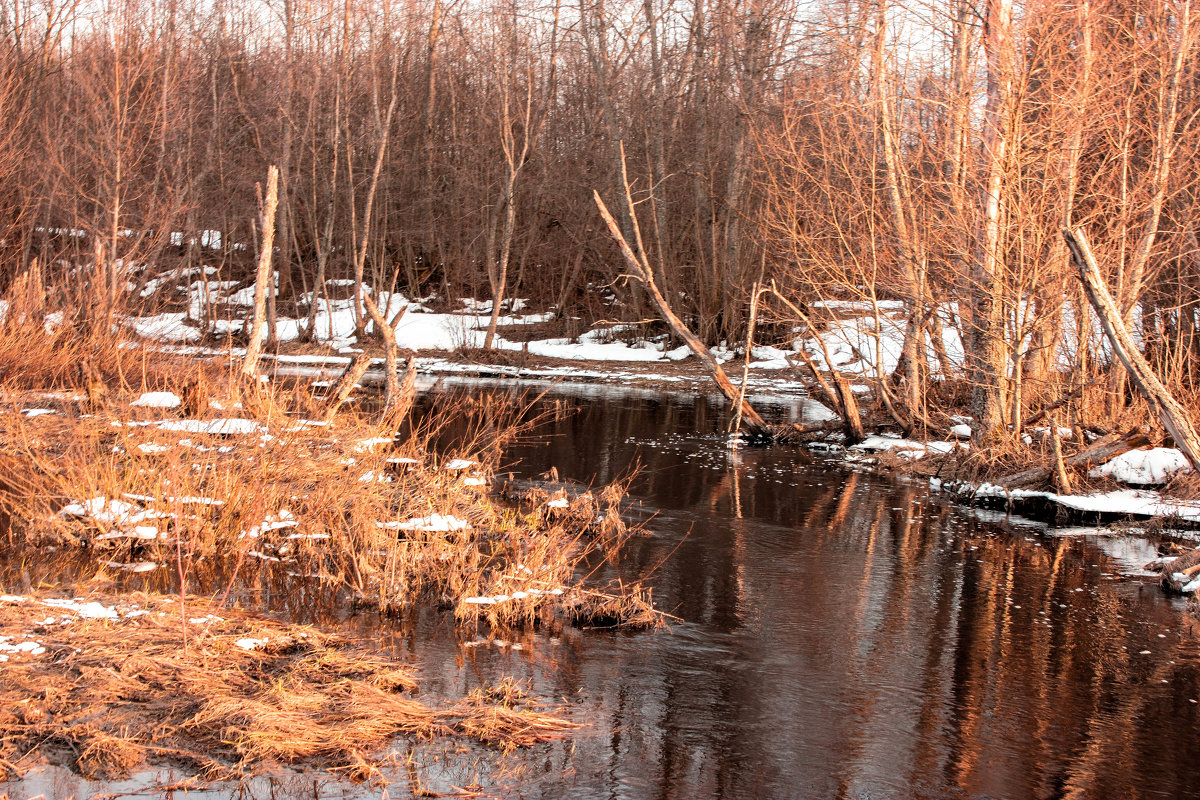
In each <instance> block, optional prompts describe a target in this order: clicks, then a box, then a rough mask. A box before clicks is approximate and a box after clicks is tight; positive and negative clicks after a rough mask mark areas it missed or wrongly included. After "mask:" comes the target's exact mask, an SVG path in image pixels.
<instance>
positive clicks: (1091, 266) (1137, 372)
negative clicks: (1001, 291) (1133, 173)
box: [1062, 228, 1200, 470]
mask: <svg viewBox="0 0 1200 800" xmlns="http://www.w3.org/2000/svg"><path fill="white" fill-rule="evenodd" d="M1062 234H1063V238H1065V239H1066V240H1067V247H1069V248H1070V249H1071V258H1072V260H1073V261H1074V262H1075V266H1076V268H1077V269H1078V270H1079V280H1080V281H1082V282H1083V290H1084V293H1085V294H1086V295H1087V298H1088V302H1089V303H1091V305H1092V308H1093V309H1095V311H1096V315H1097V316H1098V317H1099V318H1100V324H1101V325H1102V326H1103V327H1104V333H1105V335H1106V336H1107V337H1108V341H1109V344H1111V345H1112V349H1113V352H1114V353H1115V354H1116V356H1117V358H1119V359H1120V360H1121V363H1122V364H1124V365H1125V369H1126V370H1128V371H1129V377H1130V379H1131V380H1132V381H1133V383H1134V385H1135V386H1137V387H1138V390H1139V391H1141V393H1142V395H1143V396H1145V398H1146V401H1147V402H1148V403H1149V404H1150V408H1151V410H1153V411H1154V413H1155V414H1156V415H1157V416H1158V418H1159V420H1161V421H1162V424H1163V427H1164V428H1166V429H1167V432H1168V433H1170V434H1171V438H1173V439H1174V440H1175V445H1176V447H1178V448H1179V449H1180V450H1181V451H1182V452H1183V454H1184V456H1186V457H1187V460H1188V461H1189V462H1191V465H1192V469H1195V470H1200V435H1197V433H1196V429H1195V428H1194V427H1193V426H1192V423H1191V420H1190V419H1188V413H1187V411H1186V410H1185V409H1184V407H1183V406H1182V405H1180V404H1179V401H1177V400H1176V399H1175V398H1174V397H1172V396H1171V393H1170V392H1169V391H1167V388H1166V387H1165V386H1163V384H1162V381H1160V380H1159V379H1158V376H1157V375H1155V374H1154V370H1153V369H1151V367H1150V364H1149V362H1147V361H1146V359H1145V357H1143V356H1142V354H1141V352H1140V351H1139V350H1138V348H1137V345H1136V344H1135V343H1134V341H1133V337H1132V336H1130V335H1129V330H1128V329H1127V328H1126V327H1125V323H1124V321H1123V320H1122V316H1121V312H1120V309H1119V308H1118V307H1117V304H1116V301H1114V300H1113V297H1112V295H1111V294H1109V291H1108V287H1107V286H1105V285H1104V279H1103V278H1101V276H1100V268H1099V267H1098V266H1097V264H1096V258H1095V256H1093V255H1092V248H1091V246H1090V245H1089V244H1088V240H1087V236H1086V235H1085V234H1084V232H1083V230H1082V229H1078V230H1074V231H1073V230H1071V229H1069V228H1063V231H1062Z"/></svg>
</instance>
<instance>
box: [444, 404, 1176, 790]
mask: <svg viewBox="0 0 1200 800" xmlns="http://www.w3.org/2000/svg"><path fill="white" fill-rule="evenodd" d="M726 424H727V420H726V418H725V416H724V414H723V412H722V411H721V410H720V409H719V407H718V406H716V405H714V404H712V403H710V402H708V401H706V400H704V399H697V400H694V401H693V400H691V399H689V398H679V397H649V398H647V397H640V398H639V397H621V396H607V397H604V396H602V397H598V398H593V399H590V400H589V401H588V402H587V403H586V404H585V406H584V407H583V409H582V410H581V412H580V413H578V414H577V415H575V416H572V417H568V418H566V419H563V420H560V421H558V422H556V423H553V424H552V425H551V426H550V427H551V430H550V431H547V434H548V435H547V436H545V437H544V438H543V439H542V440H541V441H540V442H536V443H530V444H527V445H525V446H521V447H518V448H515V449H514V450H513V451H512V452H511V454H510V455H511V457H512V458H513V459H514V460H519V461H520V464H519V465H518V466H517V467H516V469H517V470H518V471H524V472H525V473H526V474H535V473H537V472H540V471H542V470H544V469H546V468H547V467H548V466H550V465H554V466H556V467H557V468H558V470H559V473H560V474H561V475H562V476H563V477H564V478H574V479H578V480H582V481H593V480H594V481H598V482H602V481H605V480H610V479H613V478H616V477H619V476H620V475H622V474H624V473H625V472H626V471H627V469H628V468H629V465H630V464H631V463H633V462H638V463H640V464H641V465H642V469H641V473H640V476H639V478H638V479H637V481H636V482H635V483H634V486H633V494H634V495H635V497H636V498H638V499H639V500H640V501H641V502H642V503H643V504H644V506H645V507H646V508H647V509H650V510H654V511H657V512H658V513H657V516H655V517H654V518H653V519H652V520H651V521H650V523H649V527H650V529H651V530H652V531H653V533H654V536H653V537H652V538H649V539H644V540H635V542H634V544H633V548H632V550H631V552H630V555H629V559H628V562H627V563H626V564H625V565H624V573H625V574H626V575H627V576H629V577H638V576H641V575H643V574H645V573H647V572H649V571H651V570H653V578H652V583H653V585H654V587H655V598H656V601H657V603H658V604H659V607H660V608H662V609H664V610H668V611H670V612H671V613H673V614H676V615H678V616H679V617H681V618H682V619H683V620H684V621H683V622H682V623H679V624H675V625H673V626H672V630H671V632H670V633H666V634H657V635H655V634H649V635H648V634H626V633H606V632H596V631H591V632H587V633H585V634H582V635H577V636H574V637H571V638H572V641H570V642H565V641H563V642H559V643H554V642H552V641H548V640H546V639H542V638H538V637H533V638H532V639H531V641H529V642H528V643H527V647H528V648H529V649H528V650H526V651H525V652H523V653H522V654H521V655H520V656H518V655H517V654H512V653H508V652H505V651H503V650H498V649H495V648H493V649H484V648H479V649H474V650H470V651H468V653H469V655H468V656H467V661H466V664H465V666H464V667H463V668H459V666H458V664H457V662H451V661H450V660H449V659H447V661H446V662H445V663H441V664H439V663H437V662H436V660H428V659H427V660H426V668H425V670H426V678H425V679H426V681H427V682H440V683H442V684H443V685H444V687H445V688H446V689H451V688H452V687H453V689H458V690H461V689H463V688H468V687H470V686H471V685H472V684H474V683H475V682H476V681H484V682H486V681H488V680H490V679H492V678H494V677H495V676H496V675H498V674H500V673H505V674H512V673H515V674H517V675H519V676H522V677H526V678H529V679H531V680H532V681H533V682H534V685H535V687H536V688H537V689H538V690H539V691H540V692H541V693H543V694H544V695H546V696H549V697H555V698H559V699H560V700H561V701H562V702H564V703H566V704H567V707H568V709H569V710H570V711H571V713H572V714H573V715H574V716H575V717H576V718H577V719H579V720H580V721H584V722H587V723H588V724H589V727H588V729H587V730H585V731H584V732H583V733H582V734H581V735H579V736H577V737H575V738H574V739H573V740H572V741H571V742H570V743H568V744H564V745H556V746H549V747H546V748H544V749H539V750H536V751H533V752H528V753H525V754H523V755H522V756H521V757H520V758H519V761H520V762H521V768H522V772H521V775H520V777H521V780H520V781H517V782H515V783H513V784H511V785H510V786H509V787H508V789H507V790H506V791H507V792H508V793H510V794H511V795H512V796H519V797H547V798H550V797H573V798H575V797H578V798H700V797H813V798H833V797H846V798H942V797H947V798H959V797H964V798H966V797H970V798H1049V797H1078V798H1133V797H1198V796H1200V772H1198V770H1197V766H1198V764H1200V761H1198V760H1197V756H1200V741H1198V740H1197V737H1196V736H1195V731H1196V724H1197V721H1198V720H1197V713H1198V712H1197V708H1198V706H1197V705H1196V703H1195V701H1196V700H1200V646H1198V644H1197V641H1198V640H1197V635H1196V626H1195V625H1194V623H1193V622H1192V621H1191V620H1190V619H1189V618H1187V617H1186V616H1185V615H1184V614H1183V613H1182V612H1183V609H1182V604H1181V603H1179V602H1172V601H1170V600H1168V599H1166V598H1164V597H1163V596H1161V595H1160V594H1159V593H1158V591H1157V590H1156V589H1155V588H1154V587H1152V586H1150V585H1148V584H1146V583H1145V580H1144V579H1137V578H1130V577H1122V576H1120V575H1119V574H1118V573H1121V572H1127V571H1128V570H1129V567H1130V566H1131V565H1136V564H1138V563H1140V562H1141V561H1143V560H1145V558H1146V557H1147V556H1149V555H1152V553H1149V552H1148V548H1147V546H1146V545H1144V544H1142V543H1140V542H1138V541H1136V540H1134V541H1129V540H1125V539H1123V538H1122V537H1104V538H1097V537H1094V536H1093V537H1087V536H1056V535H1048V532H1047V531H1046V530H1044V529H1041V528H1038V527H1037V526H1033V525H1029V524H1014V523H1013V522H1011V521H1008V522H1006V521H1004V520H1003V518H1001V517H998V516H996V515H984V516H985V518H982V519H981V518H980V517H979V516H977V515H973V514H972V513H970V512H969V511H965V510H961V509H956V508H954V507H951V506H948V505H946V504H945V503H943V502H942V501H940V500H939V499H937V498H934V497H931V496H930V495H929V493H928V492H927V491H926V489H925V488H923V487H922V486H920V485H918V484H915V483H913V482H909V481H905V480H898V479H890V478H885V477H879V476H872V475H868V474H862V473H859V472H854V471H850V470H847V469H846V468H844V467H842V466H839V465H835V464H832V463H829V462H823V461H820V460H814V457H812V456H811V455H809V454H808V453H806V452H804V451H802V450H794V449H790V448H772V449H750V450H746V449H742V450H740V451H737V452H732V451H730V450H729V449H728V448H727V447H726V446H725V435H724V430H725V425H726ZM1145 650H1149V651H1150V652H1149V653H1148V654H1142V651H1145ZM447 655H449V654H447Z"/></svg>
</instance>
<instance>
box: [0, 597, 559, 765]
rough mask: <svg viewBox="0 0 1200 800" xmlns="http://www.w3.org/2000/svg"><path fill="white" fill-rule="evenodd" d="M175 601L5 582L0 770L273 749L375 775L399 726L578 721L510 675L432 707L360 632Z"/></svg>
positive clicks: (492, 726) (506, 730)
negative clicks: (15, 589)
mask: <svg viewBox="0 0 1200 800" xmlns="http://www.w3.org/2000/svg"><path fill="white" fill-rule="evenodd" d="M105 609H107V611H105ZM186 609H187V610H186V616H185V617H181V616H180V609H179V606H178V599H177V598H163V597H155V596H148V595H143V594H138V595H123V596H111V595H110V596H89V597H87V598H85V599H82V600H76V601H71V600H70V599H67V598H56V597H53V596H52V595H48V594H46V593H33V594H26V595H22V596H20V598H19V599H18V598H17V597H16V596H5V597H3V598H0V630H3V631H5V633H6V634H7V637H8V638H7V639H6V640H3V641H5V642H7V643H8V644H9V645H10V647H9V649H8V654H7V655H5V657H6V658H8V661H6V662H5V663H4V664H3V670H4V681H3V682H0V773H4V774H3V775H0V777H3V778H6V779H11V778H13V777H17V776H19V775H20V774H21V773H22V772H23V771H24V769H25V768H27V767H28V766H29V765H30V764H32V763H33V762H34V761H35V760H36V759H37V758H38V757H40V756H50V757H54V756H61V755H62V754H63V753H66V754H69V756H70V757H73V759H74V763H75V766H76V767H77V768H78V770H79V771H80V772H81V773H82V774H83V775H84V776H86V777H91V778H98V777H117V776H122V775H126V774H128V773H129V772H130V771H131V770H133V769H136V768H137V767H138V766H140V765H142V764H143V763H145V762H147V761H149V762H154V763H182V764H186V765H189V766H191V767H194V768H197V769H199V770H200V771H201V773H202V774H204V775H205V777H206V778H209V779H226V778H236V777H238V776H241V775H245V774H248V773H250V772H252V771H254V770H256V769H260V768H262V767H263V766H264V765H267V764H270V763H284V764H293V763H303V764H304V765H306V766H310V767H318V768H327V769H331V770H334V771H341V772H343V773H344V774H346V775H347V776H348V777H350V778H353V779H366V778H376V779H377V778H379V777H380V776H379V773H378V768H379V767H380V765H382V764H384V763H385V762H387V761H388V760H389V756H390V753H389V750H388V745H389V743H390V742H391V741H392V740H393V739H394V738H395V737H397V736H409V737H421V738H432V737H438V736H462V737H468V738H470V739H473V740H475V741H478V742H481V743H484V744H488V745H491V746H495V747H498V748H501V749H505V750H507V749H512V748H515V747H521V746H527V745H531V744H536V743H538V742H543V741H547V740H550V739H552V738H555V737H557V736H560V735H562V734H563V733H565V732H567V731H569V730H571V729H573V728H574V727H576V726H575V725H574V724H573V723H570V722H568V721H567V720H565V719H563V718H561V717H560V716H557V715H555V714H553V713H546V712H545V711H544V710H539V709H538V708H537V706H536V704H535V703H533V702H532V701H531V700H530V699H529V698H528V697H527V696H525V695H524V694H523V693H521V692H519V691H517V690H516V688H515V687H514V686H513V685H511V684H508V685H502V686H500V687H497V688H496V689H493V690H491V691H477V692H475V693H474V694H472V695H470V696H468V697H467V698H464V699H463V700H461V701H459V702H457V703H455V704H453V705H450V706H448V707H444V708H432V707H429V706H427V705H425V704H423V703H421V702H420V701H418V700H416V699H414V698H413V697H412V692H413V690H414V689H415V688H416V684H415V682H414V680H413V677H412V673H411V671H410V670H409V669H408V668H407V667H406V666H404V665H401V664H397V663H396V662H394V661H393V660H391V659H389V658H386V657H383V656H381V655H380V654H378V653H376V652H373V651H371V650H370V649H368V648H366V647H364V646H363V645H361V644H359V643H356V642H353V641H350V640H349V639H346V638H342V637H338V636H330V635H327V634H324V633H321V632H320V631H318V630H316V629H314V628H311V627H305V626H297V625H290V624H286V623H283V622H279V621H276V620H272V619H267V618H263V617H258V616H253V615H249V614H246V613H243V612H238V611H231V610H229V609H226V608H222V607H220V606H219V605H218V604H217V603H215V602H213V601H211V600H206V599H204V598H199V597H190V598H188V599H187V601H186ZM89 615H90V616H89ZM184 620H187V624H186V626H185V625H184V624H183V622H184ZM22 642H30V643H33V644H35V645H36V647H28V648H25V649H23V650H22V649H20V648H19V645H20V644H21V643H22Z"/></svg>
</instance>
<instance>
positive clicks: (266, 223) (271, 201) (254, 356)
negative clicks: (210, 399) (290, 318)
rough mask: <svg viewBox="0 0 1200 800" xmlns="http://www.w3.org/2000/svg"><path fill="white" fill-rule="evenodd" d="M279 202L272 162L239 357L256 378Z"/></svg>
mask: <svg viewBox="0 0 1200 800" xmlns="http://www.w3.org/2000/svg"><path fill="white" fill-rule="evenodd" d="M278 206H279V168H278V167H276V166H275V165H274V164H272V165H271V166H270V168H268V169H267V199H266V201H265V202H264V203H263V207H262V212H261V213H262V220H261V221H262V250H260V251H259V254H258V272H257V277H256V278H255V281H254V324H253V325H252V326H251V327H250V342H249V344H247V345H246V357H245V359H243V360H242V376H243V377H245V378H249V379H251V380H256V379H257V373H258V356H259V354H260V353H261V352H262V329H263V324H264V323H265V321H266V316H267V284H268V282H269V283H271V290H272V291H274V288H275V287H274V281H273V276H272V275H271V256H272V254H273V252H274V249H275V209H276V208H277V207H278Z"/></svg>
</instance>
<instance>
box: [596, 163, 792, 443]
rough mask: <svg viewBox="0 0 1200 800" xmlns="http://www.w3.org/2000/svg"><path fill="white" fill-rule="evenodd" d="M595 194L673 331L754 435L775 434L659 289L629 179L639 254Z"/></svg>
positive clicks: (627, 196)
mask: <svg viewBox="0 0 1200 800" xmlns="http://www.w3.org/2000/svg"><path fill="white" fill-rule="evenodd" d="M592 196H593V197H594V198H595V200H596V206H597V208H599V209H600V216H602V217H604V222H605V224H606V225H608V232H609V233H611V234H612V237H613V239H615V240H616V242H617V246H618V247H620V248H621V255H622V256H624V257H625V263H626V264H628V265H629V268H630V269H631V270H633V274H634V276H635V277H636V278H637V279H638V280H639V281H641V283H642V286H643V287H645V289H646V293H647V294H648V295H650V299H651V300H652V301H653V302H654V305H655V307H656V308H657V309H658V313H659V315H661V316H662V318H663V320H664V321H666V323H667V324H668V325H670V326H671V330H672V332H674V334H675V335H676V336H678V337H679V338H680V339H682V340H683V342H684V343H685V344H686V345H687V346H688V348H689V349H690V350H691V351H692V352H693V353H695V354H696V356H697V357H698V358H699V359H700V361H701V363H703V364H704V368H705V369H707V370H708V374H709V375H711V376H712V379H713V381H714V382H716V384H717V388H719V389H720V390H721V393H722V394H724V395H725V397H726V398H727V399H728V400H729V402H730V403H732V404H733V406H734V408H735V409H737V411H738V413H739V414H740V415H741V421H742V427H743V428H745V429H746V430H747V431H748V432H749V433H751V434H753V435H755V436H763V437H768V438H769V437H772V436H773V433H772V431H771V427H770V426H769V425H768V424H767V423H766V421H765V420H764V419H763V418H762V417H761V416H759V413H758V412H757V411H755V410H754V407H753V406H751V405H750V403H749V401H748V400H746V398H745V396H744V394H743V393H742V392H740V391H738V388H737V387H736V386H734V385H733V382H732V381H730V380H729V376H728V375H726V374H725V370H724V369H722V368H721V365H720V363H718V362H717V359H716V358H715V357H714V356H713V354H712V353H711V352H710V351H709V349H708V348H707V347H706V346H705V345H704V342H702V341H700V338H699V337H698V336H696V334H694V333H692V331H691V329H689V328H688V326H687V325H685V324H684V323H683V320H681V319H680V318H679V317H677V316H676V315H675V312H674V311H673V310H672V309H671V306H670V304H669V303H668V302H667V299H666V298H665V297H663V294H662V292H661V291H659V288H658V284H657V283H655V281H654V270H653V269H651V268H650V262H649V261H647V260H646V255H645V252H646V251H645V248H643V247H641V238H642V235H641V232H640V231H639V230H638V224H637V215H636V213H635V209H634V207H633V198H632V196H631V195H630V194H629V183H628V182H626V183H625V198H624V199H625V203H626V204H627V205H626V210H627V211H628V213H629V218H630V220H631V224H632V225H633V233H634V236H635V237H636V239H637V240H638V251H637V253H636V254H635V253H634V251H633V248H631V247H630V246H629V242H628V241H627V240H626V239H625V235H624V234H623V233H621V226H620V225H618V224H617V221H616V220H615V219H614V218H613V215H612V214H611V213H610V212H609V210H608V206H606V205H604V201H603V200H602V199H601V198H600V193H599V192H596V191H593V192H592Z"/></svg>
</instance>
